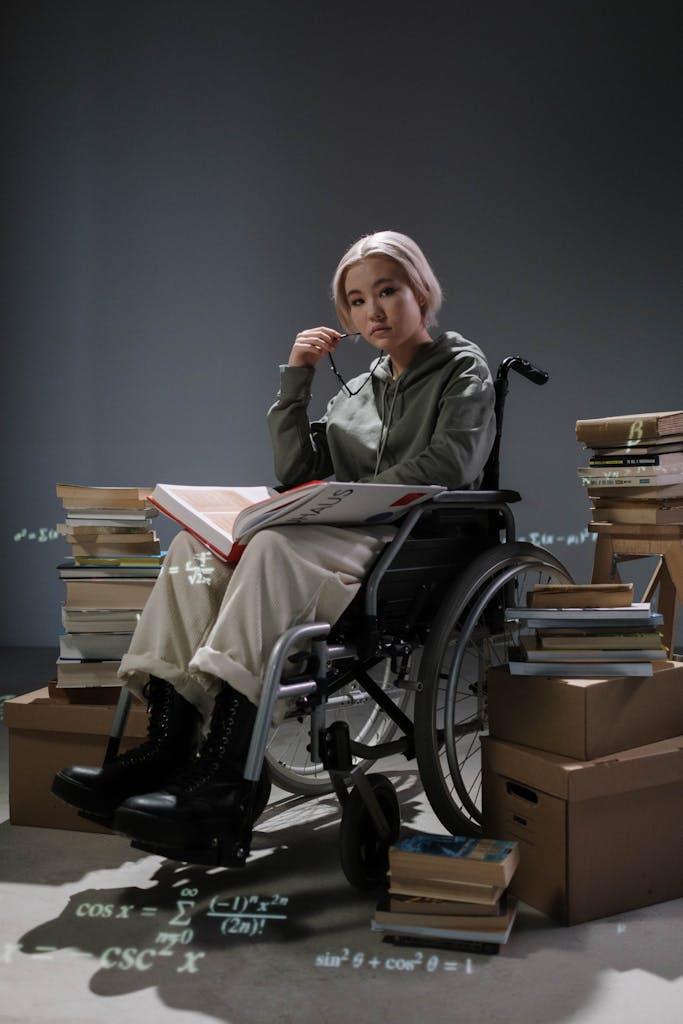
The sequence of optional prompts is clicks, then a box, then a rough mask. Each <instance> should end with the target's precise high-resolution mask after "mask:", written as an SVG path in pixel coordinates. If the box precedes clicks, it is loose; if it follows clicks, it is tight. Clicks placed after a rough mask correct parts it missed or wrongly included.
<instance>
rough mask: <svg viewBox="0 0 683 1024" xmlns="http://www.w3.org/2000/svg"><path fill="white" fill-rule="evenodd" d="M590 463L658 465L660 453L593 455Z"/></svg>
mask: <svg viewBox="0 0 683 1024" xmlns="http://www.w3.org/2000/svg"><path fill="white" fill-rule="evenodd" d="M588 465H589V466H591V467H593V466H595V467H598V466H618V467H623V466H658V465H659V455H622V456H618V455H614V456H608V455H593V457H592V458H591V459H589V461H588Z"/></svg>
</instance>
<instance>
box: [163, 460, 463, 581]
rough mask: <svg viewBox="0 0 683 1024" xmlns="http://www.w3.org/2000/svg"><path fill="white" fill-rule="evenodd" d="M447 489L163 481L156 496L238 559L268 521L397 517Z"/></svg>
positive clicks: (352, 521)
mask: <svg viewBox="0 0 683 1024" xmlns="http://www.w3.org/2000/svg"><path fill="white" fill-rule="evenodd" d="M443 490H445V488H444V487H439V486H436V485H434V486H424V487H420V486H406V485H403V484H372V483H343V482H339V481H332V482H329V481H322V482H321V481H317V480H313V481H311V482H310V483H308V484H303V485H302V486H301V487H295V488H293V489H292V490H289V491H284V492H282V493H274V492H273V491H272V490H270V489H269V488H267V487H194V486H184V485H179V484H157V486H156V487H155V488H154V491H153V492H152V494H151V495H150V500H151V501H152V503H153V504H154V505H155V506H156V507H157V508H158V509H159V510H160V511H161V512H163V513H164V514H165V515H167V516H169V517H170V518H171V519H174V520H175V521H176V522H177V523H179V524H180V525H181V526H183V527H184V528H185V529H186V530H188V532H189V533H192V534H193V535H194V536H195V537H197V539H198V540H200V541H201V542H202V544H204V545H205V546H206V547H207V548H209V550H210V551H212V552H213V553H214V554H215V555H217V556H218V558H221V559H222V560H223V561H226V562H236V561H238V559H239V557H240V556H241V554H242V551H243V550H244V546H245V545H246V543H247V542H248V541H249V538H250V537H252V536H253V535H254V533H256V531H257V530H261V529H263V528H264V527H267V526H276V525H277V526H285V525H309V524H318V523H320V524H322V523H327V524H331V525H356V526H360V525H363V524H367V525H371V524H377V523H391V522H394V521H395V520H397V519H399V518H400V517H401V516H402V515H404V514H405V513H406V512H407V511H408V509H409V508H412V507H413V506H415V505H418V504H420V503H421V502H424V501H428V500H429V499H430V498H433V497H434V496H435V495H437V494H439V493H441V491H443Z"/></svg>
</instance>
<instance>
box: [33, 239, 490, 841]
mask: <svg viewBox="0 0 683 1024" xmlns="http://www.w3.org/2000/svg"><path fill="white" fill-rule="evenodd" d="M333 293H334V300H335V305H336V310H337V315H338V317H339V320H340V323H341V325H342V326H343V328H344V331H345V332H346V333H349V334H358V335H361V336H362V337H363V338H365V340H366V341H367V342H369V344H370V345H371V346H372V347H373V348H374V349H376V350H377V352H378V356H377V358H376V359H374V360H373V362H372V364H371V366H370V369H369V370H368V371H367V372H366V373H364V374H362V375H361V376H359V377H356V378H355V379H354V380H352V381H350V382H349V383H348V384H346V385H344V387H343V388H342V389H341V390H340V392H339V393H338V394H337V395H336V397H335V398H333V399H332V401H331V402H330V403H329V405H328V407H327V411H326V414H325V416H324V417H323V418H322V419H321V420H318V421H317V422H313V423H311V422H310V421H309V417H308V406H309V402H310V398H311V385H312V382H313V377H314V374H315V368H316V366H317V364H318V363H319V362H320V360H322V359H324V358H325V357H326V356H327V355H328V353H334V352H335V351H336V349H337V346H338V345H339V344H344V341H343V339H344V336H345V335H344V333H342V332H340V331H338V330H336V329H335V328H332V327H315V328H309V329H307V330H304V331H302V332H301V333H300V334H298V335H297V337H296V339H295V341H294V345H293V347H292V349H291V352H290V355H289V361H288V364H287V365H286V366H283V367H281V380H280V391H279V393H278V396H277V400H276V402H275V404H274V405H273V406H272V408H271V409H270V411H269V413H268V422H269V427H270V431H271V436H272V441H273V448H274V453H275V468H276V473H277V476H278V478H279V480H280V481H281V482H282V483H283V484H284V485H285V486H287V487H292V486H295V485H297V484H300V483H303V482H305V481H307V480H310V479H316V478H317V479H320V478H321V477H326V476H332V475H334V476H335V477H336V478H337V479H338V480H360V481H363V480H374V481H378V482H384V483H406V484H442V485H445V486H446V487H448V488H451V489H458V488H469V487H476V486H477V485H478V483H479V482H480V479H481V474H482V471H483V468H484V464H485V462H486V459H487V456H488V454H489V451H490V448H491V445H492V443H493V439H494V434H495V424H494V390H493V382H492V380H491V375H490V373H489V370H488V367H487V364H486V360H485V358H484V355H483V353H482V352H481V350H480V349H479V348H478V347H477V346H476V345H474V344H472V343H471V342H469V341H466V340H465V339H464V338H462V337H461V336H460V335H459V334H456V333H454V332H447V333H444V334H441V335H440V336H438V337H437V338H435V339H434V340H433V339H432V336H431V335H430V333H429V330H428V328H429V327H430V326H432V325H433V324H435V323H436V314H437V312H438V310H439V308H440V306H441V288H440V286H439V283H438V281H437V279H436V277H435V275H434V273H433V271H432V269H431V267H430V266H429V263H428V262H427V260H426V258H425V256H424V254H423V253H422V251H421V250H420V248H419V247H418V246H417V245H416V243H415V242H414V241H412V240H411V239H410V238H408V237H406V236H405V235H401V234H399V233H397V232H393V231H381V232H378V233H376V234H372V235H367V236H364V237H363V238H361V239H359V240H358V241H357V242H356V243H355V244H354V245H353V246H352V247H351V248H350V249H349V250H348V252H347V253H346V254H345V255H344V257H343V258H342V260H341V261H340V263H339V266H338V267H337V270H336V273H335V276H334V280H333ZM393 533H394V529H393V528H392V527H389V526H374V527H369V528H368V527H362V528H349V527H333V526H289V527H287V526H285V527H274V528H270V529H266V530H261V531H260V532H259V533H257V534H256V535H255V536H254V537H253V538H252V540H250V542H249V544H248V545H247V547H246V550H245V552H244V554H243V556H242V558H241V560H240V561H239V563H238V564H237V566H236V567H233V566H227V565H225V564H224V563H222V562H220V561H219V560H218V559H216V558H214V557H213V556H212V555H210V554H209V553H208V552H207V551H206V550H205V549H204V548H203V547H202V545H201V544H200V543H199V542H198V541H197V540H195V538H193V537H192V536H191V535H190V534H188V533H185V532H183V533H180V534H178V536H176V537H175V539H174V541H173V542H172V544H171V545H170V547H169V551H168V554H167V556H166V560H165V563H164V568H163V570H162V572H161V574H160V576H159V579H158V581H157V583H156V584H155V586H154V589H153V591H152V593H151V595H150V597H149V599H148V601H147V604H146V606H145V609H144V611H143V612H142V615H141V618H140V622H139V624H138V626H137V629H136V631H135V635H134V636H133V640H132V642H131V646H130V649H129V652H128V654H127V655H126V656H125V657H124V658H123V660H122V663H121V669H120V672H119V675H120V676H121V678H122V680H123V681H124V683H125V685H127V686H128V687H129V688H130V689H131V690H132V691H133V692H134V693H136V694H137V695H138V696H140V697H143V698H145V699H146V700H147V702H148V707H149V734H148V739H147V741H146V742H145V743H143V744H142V746H140V747H137V748H135V749H134V750H131V751H129V752H127V753H125V754H123V755H120V756H119V757H117V758H116V759H114V760H113V761H111V762H110V763H108V764H106V765H105V766H104V767H102V768H89V767H82V766H72V767H69V768H64V769H62V771H60V772H59V773H58V774H57V776H56V777H55V781H54V783H53V791H54V792H55V793H56V794H57V795H58V796H60V797H61V798H62V799H64V800H66V801H67V802H68V803H71V804H73V805H75V806H76V807H79V808H80V809H82V810H84V811H86V812H88V813H90V814H91V815H95V816H98V817H99V819H100V820H101V821H103V822H104V823H106V824H108V825H110V826H113V827H114V828H115V829H116V830H117V831H121V832H123V833H124V834H126V835H129V836H131V837H132V838H133V839H138V840H140V841H147V842H156V843H158V844H160V845H162V846H166V847H171V848H178V849H180V848H183V847H187V846H197V845H201V842H202V838H203V837H206V836H209V835H211V834H214V833H215V831H216V829H217V828H218V829H219V830H220V831H225V830H226V828H229V826H230V822H231V819H234V817H235V815H236V813H237V811H236V807H237V804H238V800H239V798H240V796H241V792H242V770H243V767H244V762H245V759H246V755H247V751H248V748H249V742H250V738H251V732H252V728H253V724H254V719H255V713H256V707H257V705H258V701H259V694H260V690H261V680H262V675H263V670H264V667H265V663H266V661H267V658H268V655H269V653H270V651H271V649H272V646H273V644H274V643H275V641H276V639H277V638H278V637H279V636H280V635H281V634H282V633H283V632H284V631H285V630H286V629H287V628H289V627H290V626H292V625H294V624H296V623H300V622H307V621H312V620H322V621H328V622H335V621H336V620H337V619H338V618H339V616H340V615H341V613H342V612H343V611H344V609H345V608H346V607H347V606H348V604H349V603H350V602H351V600H352V599H353V597H354V595H355V594H356V592H357V591H358V588H359V587H360V584H361V582H362V579H363V577H364V575H365V574H366V572H367V570H368V569H369V567H370V566H371V565H372V563H373V562H374V561H375V559H376V558H377V555H378V554H379V552H380V551H381V549H382V547H383V546H384V545H385V544H386V543H387V542H388V540H390V539H391V537H392V535H393ZM198 565H199V566H201V570H202V571H201V572H200V573H198V572H196V569H197V567H198ZM198 579H200V580H201V582H200V583H197V582H196V580H198ZM193 581H195V582H193ZM202 733H204V738H203V740H201V735H202ZM200 740H201V742H200ZM198 748H199V751H198V753H197V749H198ZM268 791H269V784H268V780H267V778H266V776H265V774H264V776H263V777H262V780H261V783H260V793H259V798H258V800H257V804H258V806H259V809H260V808H261V807H263V806H264V805H265V803H266V801H267V798H268Z"/></svg>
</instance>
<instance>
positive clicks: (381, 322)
mask: <svg viewBox="0 0 683 1024" xmlns="http://www.w3.org/2000/svg"><path fill="white" fill-rule="evenodd" d="M344 288H345V291H346V297H347V300H348V303H349V307H350V317H351V320H352V322H353V326H354V329H355V330H356V331H358V332H359V333H360V334H362V335H363V337H364V338H365V339H366V341H369V342H370V344H371V345H372V346H373V347H374V348H377V349H380V350H381V351H382V352H386V353H387V354H388V355H391V354H392V353H395V354H396V355H397V356H400V355H403V354H407V355H412V350H413V349H414V347H415V346H416V345H418V344H422V343H423V342H425V341H431V338H430V335H429V333H428V331H427V328H426V327H425V325H424V322H423V318H422V306H421V305H420V303H419V302H418V300H417V298H416V296H415V293H414V291H413V290H412V288H411V287H410V285H409V284H408V282H407V280H406V278H405V276H404V275H403V272H402V270H401V268H400V266H399V265H398V263H395V262H394V260H392V259H390V257H388V256H368V257H367V258H366V259H364V260H362V261H361V262H360V263H354V265H353V266H352V267H351V268H350V269H349V271H348V272H347V274H346V280H345V282H344Z"/></svg>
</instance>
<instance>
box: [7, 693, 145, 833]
mask: <svg viewBox="0 0 683 1024" xmlns="http://www.w3.org/2000/svg"><path fill="white" fill-rule="evenodd" d="M3 708H4V720H5V725H6V726H7V728H8V730H9V805H10V822H11V823H12V824H13V825H39V826H41V827H44V828H65V829H73V830H78V831H81V832H107V830H106V829H104V828H101V827H100V826H98V825H96V824H95V823H94V822H90V821H86V819H85V818H81V817H80V816H79V814H78V812H77V810H76V809H75V808H74V807H70V806H69V805H68V804H65V803H64V802H63V801H62V800H58V799H57V797H56V796H54V795H53V794H52V792H51V786H52V780H53V778H54V776H55V774H56V772H58V771H59V769H60V768H64V767H65V766H66V765H69V764H87V765H100V764H102V759H103V758H104V752H105V749H106V746H107V741H108V739H109V734H110V730H111V726H112V722H113V719H114V705H109V706H107V705H103V704H93V705H88V704H68V703H65V702H63V701H61V700H54V699H52V698H51V697H50V696H49V693H48V689H47V687H45V688H44V689H42V690H35V691H34V692H32V693H27V694H24V695H23V696H21V697H14V698H13V699H12V700H8V701H6V702H5V704H4V705H3ZM146 735H147V713H146V709H145V707H144V705H143V704H141V703H140V702H139V701H134V702H133V705H132V706H131V710H130V714H129V716H128V722H127V724H126V732H125V735H124V738H123V740H122V742H121V750H126V749H128V748H129V747H135V746H138V745H139V744H140V743H141V742H142V740H143V739H144V738H145V737H146ZM108 834H111V833H108Z"/></svg>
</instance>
